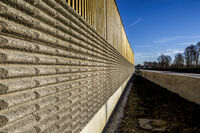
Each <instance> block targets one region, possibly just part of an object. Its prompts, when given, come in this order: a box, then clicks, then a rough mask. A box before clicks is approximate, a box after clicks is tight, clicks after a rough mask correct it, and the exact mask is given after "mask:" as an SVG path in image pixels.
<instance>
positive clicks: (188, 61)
mask: <svg viewBox="0 0 200 133" xmlns="http://www.w3.org/2000/svg"><path fill="white" fill-rule="evenodd" d="M184 55H185V62H186V65H187V68H190V67H191V65H192V61H193V54H192V48H191V46H188V47H186V48H185V52H184Z"/></svg>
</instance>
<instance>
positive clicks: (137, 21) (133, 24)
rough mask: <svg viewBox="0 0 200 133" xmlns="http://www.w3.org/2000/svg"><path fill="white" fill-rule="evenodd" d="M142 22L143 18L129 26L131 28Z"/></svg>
mask: <svg viewBox="0 0 200 133" xmlns="http://www.w3.org/2000/svg"><path fill="white" fill-rule="evenodd" d="M142 20H143V18H138V19H137V20H136V21H134V22H133V23H131V24H130V25H129V27H133V26H135V25H136V24H138V23H140V22H141V21H142Z"/></svg>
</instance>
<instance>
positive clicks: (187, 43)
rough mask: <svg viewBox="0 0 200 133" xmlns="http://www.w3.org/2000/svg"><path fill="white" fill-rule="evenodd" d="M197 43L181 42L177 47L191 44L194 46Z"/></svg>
mask: <svg viewBox="0 0 200 133" xmlns="http://www.w3.org/2000/svg"><path fill="white" fill-rule="evenodd" d="M196 43H197V42H183V43H179V45H184V46H185V45H191V44H196Z"/></svg>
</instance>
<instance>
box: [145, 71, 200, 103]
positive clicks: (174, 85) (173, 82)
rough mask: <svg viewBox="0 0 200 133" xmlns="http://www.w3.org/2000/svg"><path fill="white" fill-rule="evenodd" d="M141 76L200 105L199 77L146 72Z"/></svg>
mask: <svg viewBox="0 0 200 133" xmlns="http://www.w3.org/2000/svg"><path fill="white" fill-rule="evenodd" d="M141 75H142V77H144V78H146V79H148V80H150V81H152V82H154V83H156V84H158V85H160V86H162V87H164V88H167V89H168V90H169V91H172V92H174V93H177V94H178V95H180V96H182V97H183V98H185V99H187V100H189V101H191V102H195V103H197V104H200V78H198V77H195V76H188V75H187V74H186V75H184V74H178V73H166V72H160V71H145V70H142V71H141Z"/></svg>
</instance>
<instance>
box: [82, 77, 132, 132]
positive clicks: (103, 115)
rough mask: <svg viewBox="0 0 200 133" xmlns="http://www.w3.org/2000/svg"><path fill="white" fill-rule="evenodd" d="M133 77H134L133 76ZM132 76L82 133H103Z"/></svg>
mask: <svg viewBox="0 0 200 133" xmlns="http://www.w3.org/2000/svg"><path fill="white" fill-rule="evenodd" d="M131 76H132V75H131ZM131 76H130V77H129V78H128V79H127V80H126V81H125V82H124V83H123V84H122V85H121V86H120V87H119V88H118V90H117V91H116V92H115V93H114V94H113V95H112V96H111V97H110V98H109V100H108V101H107V102H106V103H105V104H104V105H103V106H102V107H101V109H100V110H99V111H98V112H97V113H96V115H95V116H94V117H93V118H92V120H91V121H90V122H89V123H88V124H87V125H86V126H85V127H84V128H83V130H82V131H81V133H101V132H102V131H103V129H104V127H105V125H106V123H107V122H108V120H109V117H110V116H111V114H112V112H113V110H114V108H115V106H116V104H117V102H118V100H119V98H120V96H121V95H122V93H123V91H124V89H125V87H126V84H127V83H128V81H129V79H130V78H131Z"/></svg>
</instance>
